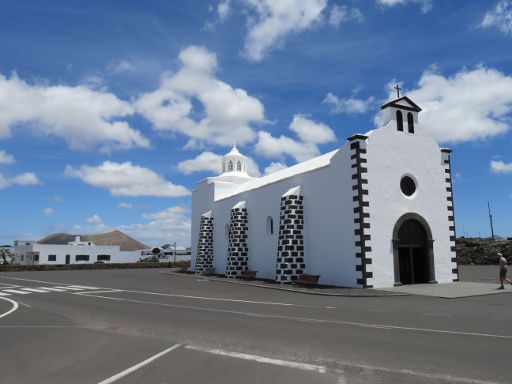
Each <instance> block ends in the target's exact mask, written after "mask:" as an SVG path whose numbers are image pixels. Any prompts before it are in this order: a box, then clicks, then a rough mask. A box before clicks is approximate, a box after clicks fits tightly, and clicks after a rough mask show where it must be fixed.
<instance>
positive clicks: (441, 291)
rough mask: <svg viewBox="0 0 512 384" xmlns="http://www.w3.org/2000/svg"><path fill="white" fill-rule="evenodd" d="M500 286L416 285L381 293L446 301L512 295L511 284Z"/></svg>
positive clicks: (460, 284)
mask: <svg viewBox="0 0 512 384" xmlns="http://www.w3.org/2000/svg"><path fill="white" fill-rule="evenodd" d="M498 286H499V284H496V283H492V284H490V283H472V282H471V283H470V282H461V281H460V282H455V283H443V284H415V285H402V286H399V287H390V288H381V289H379V290H380V291H385V292H394V293H398V292H400V293H405V294H408V295H422V296H433V297H441V298H444V299H456V298H461V297H472V296H484V295H495V294H500V293H512V288H511V287H510V285H509V284H507V285H506V286H505V289H501V290H500V289H497V288H498Z"/></svg>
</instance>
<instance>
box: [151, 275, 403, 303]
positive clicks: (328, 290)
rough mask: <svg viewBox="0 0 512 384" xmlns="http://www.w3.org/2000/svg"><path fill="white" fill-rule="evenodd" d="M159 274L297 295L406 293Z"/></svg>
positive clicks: (393, 294) (354, 295) (363, 295)
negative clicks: (295, 293)
mask: <svg viewBox="0 0 512 384" xmlns="http://www.w3.org/2000/svg"><path fill="white" fill-rule="evenodd" d="M160 273H163V274H168V275H173V276H181V277H188V278H194V279H201V280H208V281H215V282H219V283H226V284H243V285H250V286H253V287H258V288H266V289H275V290H279V291H290V292H298V293H306V294H310V295H324V296H353V297H375V296H406V295H407V293H403V292H398V291H397V292H392V291H383V290H377V289H362V288H340V287H327V286H321V287H315V288H306V287H299V286H297V285H288V284H279V283H276V282H273V281H266V280H240V279H228V278H226V277H219V276H205V275H199V274H198V275H196V274H193V273H185V272H178V271H177V270H176V271H160Z"/></svg>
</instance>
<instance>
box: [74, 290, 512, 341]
mask: <svg viewBox="0 0 512 384" xmlns="http://www.w3.org/2000/svg"><path fill="white" fill-rule="evenodd" d="M124 292H129V291H124ZM75 295H80V296H86V297H99V298H103V299H107V300H116V301H126V302H130V303H139V304H147V305H158V306H163V307H169V308H180V309H190V310H198V311H205V312H217V313H230V314H235V315H241V316H248V317H261V318H268V319H282V320H294V321H302V322H311V323H319V324H339V325H350V326H356V327H362V328H372V329H383V330H398V331H410V332H424V333H440V334H450V335H458V336H473V337H487V338H496V339H508V340H512V335H497V334H491V333H478V332H465V331H450V330H443V329H433V328H415V327H403V326H397V325H388V324H372V323H362V322H355V321H346V320H325V319H314V318H308V317H294V316H285V315H271V314H264V313H256V312H244V311H233V310H227V309H216V308H204V307H196V306H189V305H178V304H168V303H159V302H153V301H144V300H135V299H126V298H122V297H111V296H102V295H95V294H94V292H90V293H87V294H84V293H75Z"/></svg>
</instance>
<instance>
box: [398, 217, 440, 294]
mask: <svg viewBox="0 0 512 384" xmlns="http://www.w3.org/2000/svg"><path fill="white" fill-rule="evenodd" d="M433 244H434V240H433V239H432V232H431V230H430V227H429V225H428V223H427V222H426V220H425V219H424V218H423V217H421V216H420V215H418V214H415V213H407V214H405V215H403V216H402V217H400V219H398V221H397V223H396V224H395V228H394V229H393V262H394V272H395V285H402V284H425V283H436V280H435V268H434V250H433Z"/></svg>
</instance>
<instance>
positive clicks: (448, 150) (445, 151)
mask: <svg viewBox="0 0 512 384" xmlns="http://www.w3.org/2000/svg"><path fill="white" fill-rule="evenodd" d="M441 152H444V153H452V150H451V149H450V148H441Z"/></svg>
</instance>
